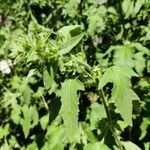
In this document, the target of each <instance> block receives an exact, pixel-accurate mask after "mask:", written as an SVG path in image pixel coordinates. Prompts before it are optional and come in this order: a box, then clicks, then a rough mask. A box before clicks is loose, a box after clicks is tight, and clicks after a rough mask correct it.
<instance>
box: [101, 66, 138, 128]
mask: <svg viewBox="0 0 150 150" xmlns="http://www.w3.org/2000/svg"><path fill="white" fill-rule="evenodd" d="M131 76H137V74H136V73H135V72H134V71H132V69H130V68H128V67H123V66H121V67H119V66H113V67H111V68H109V69H107V70H106V72H105V73H104V74H103V76H102V78H101V79H100V82H99V89H101V88H103V87H104V86H105V85H106V84H107V83H108V82H111V83H113V89H112V99H113V100H114V101H115V105H116V107H117V110H118V111H119V112H120V114H121V116H122V117H123V119H124V121H125V122H126V123H127V124H128V125H131V126H132V100H138V99H139V98H138V96H137V95H136V94H135V93H134V91H133V90H132V89H131V83H130V78H131Z"/></svg>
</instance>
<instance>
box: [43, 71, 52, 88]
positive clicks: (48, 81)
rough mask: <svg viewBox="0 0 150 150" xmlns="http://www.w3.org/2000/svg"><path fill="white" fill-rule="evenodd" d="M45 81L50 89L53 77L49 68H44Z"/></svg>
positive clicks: (45, 84) (46, 86)
mask: <svg viewBox="0 0 150 150" xmlns="http://www.w3.org/2000/svg"><path fill="white" fill-rule="evenodd" d="M43 83H44V86H45V88H46V89H49V88H50V87H51V84H52V83H53V79H52V77H51V76H50V74H49V73H48V71H47V70H44V73H43Z"/></svg>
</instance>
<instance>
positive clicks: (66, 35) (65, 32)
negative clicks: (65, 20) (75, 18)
mask: <svg viewBox="0 0 150 150" xmlns="http://www.w3.org/2000/svg"><path fill="white" fill-rule="evenodd" d="M80 27H81V26H80V25H69V26H65V27H62V28H61V29H60V30H58V31H57V33H58V35H59V36H60V37H61V36H62V37H63V40H64V39H65V41H66V40H67V39H68V38H70V36H71V35H70V32H71V31H72V30H77V29H78V28H80Z"/></svg>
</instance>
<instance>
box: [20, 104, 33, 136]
mask: <svg viewBox="0 0 150 150" xmlns="http://www.w3.org/2000/svg"><path fill="white" fill-rule="evenodd" d="M22 112H23V117H24V118H21V126H22V128H23V132H24V136H25V138H27V137H28V135H29V132H30V128H31V113H30V110H29V108H28V106H27V105H24V106H23V107H22Z"/></svg>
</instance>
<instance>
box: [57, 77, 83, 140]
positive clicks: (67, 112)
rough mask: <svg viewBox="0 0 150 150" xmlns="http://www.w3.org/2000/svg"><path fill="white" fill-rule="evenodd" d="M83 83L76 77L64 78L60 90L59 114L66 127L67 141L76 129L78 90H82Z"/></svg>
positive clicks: (73, 135)
mask: <svg viewBox="0 0 150 150" xmlns="http://www.w3.org/2000/svg"><path fill="white" fill-rule="evenodd" d="M83 89H84V86H83V84H82V83H81V82H80V81H79V80H76V79H69V80H66V81H65V82H64V83H63V84H62V88H61V90H60V93H59V94H60V96H61V103H62V106H61V115H62V118H63V121H64V125H65V127H66V133H67V137H68V141H72V140H73V137H75V135H76V133H77V131H78V112H79V108H78V104H79V102H78V95H77V91H78V90H83Z"/></svg>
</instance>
